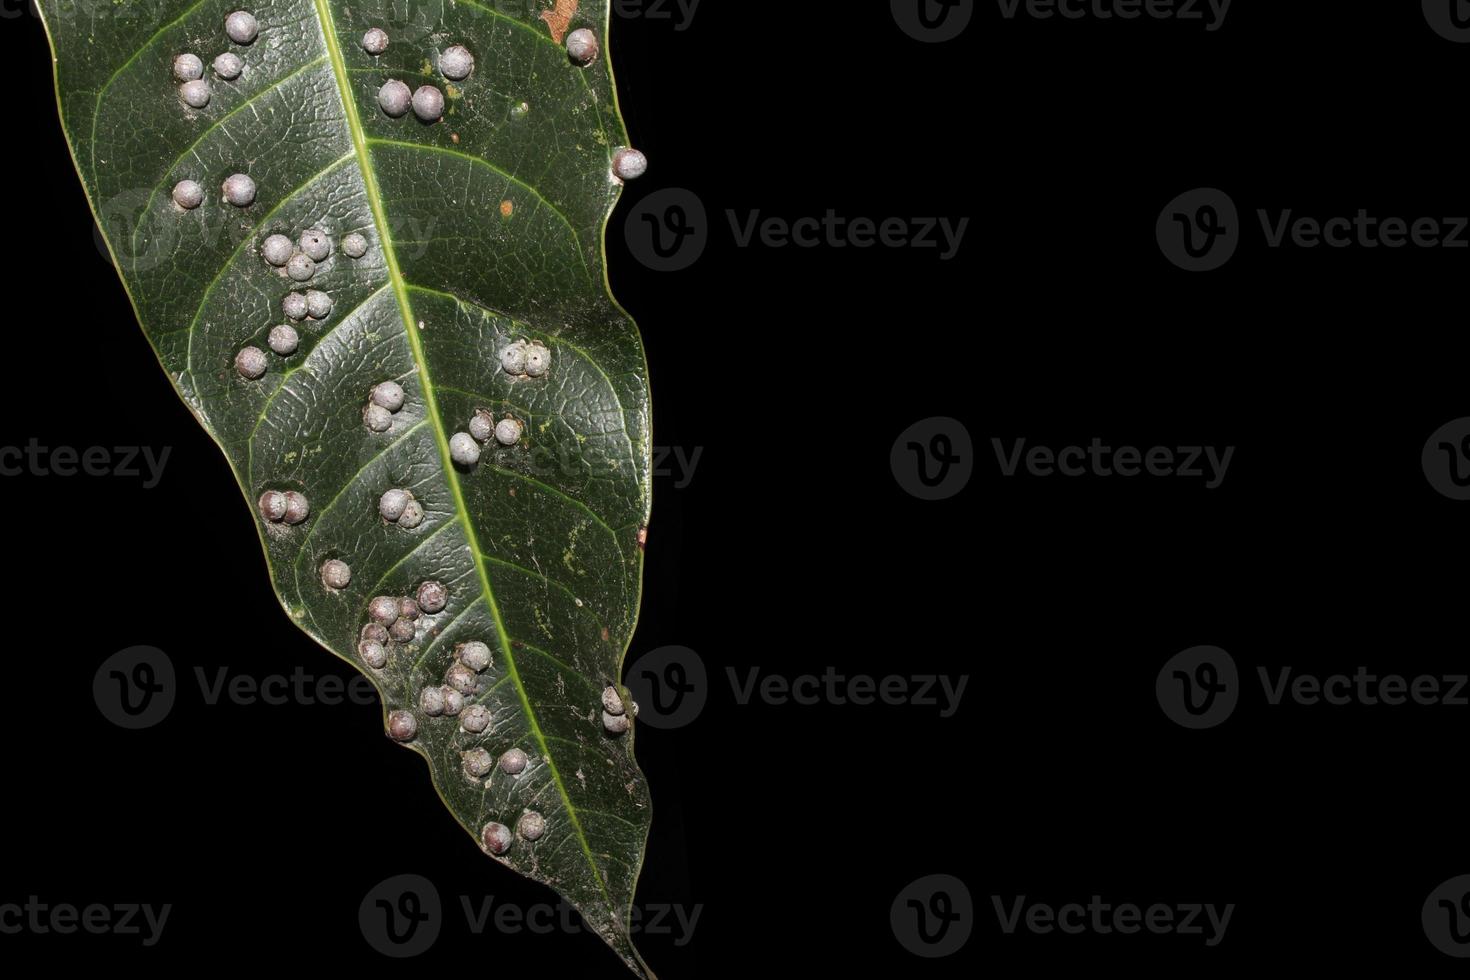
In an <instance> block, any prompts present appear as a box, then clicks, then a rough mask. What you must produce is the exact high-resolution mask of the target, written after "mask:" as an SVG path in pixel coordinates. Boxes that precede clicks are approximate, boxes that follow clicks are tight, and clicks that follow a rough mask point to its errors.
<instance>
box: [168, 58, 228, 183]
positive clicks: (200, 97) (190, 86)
mask: <svg viewBox="0 0 1470 980" xmlns="http://www.w3.org/2000/svg"><path fill="white" fill-rule="evenodd" d="M179 98H181V99H183V100H184V104H185V105H187V106H189V107H190V108H192V109H203V108H204V107H205V106H207V105H209V83H208V82H206V81H204V80H203V79H200V78H196V79H195V80H194V81H192V82H185V83H184V84H182V85H180V86H179ZM231 203H234V202H231Z"/></svg>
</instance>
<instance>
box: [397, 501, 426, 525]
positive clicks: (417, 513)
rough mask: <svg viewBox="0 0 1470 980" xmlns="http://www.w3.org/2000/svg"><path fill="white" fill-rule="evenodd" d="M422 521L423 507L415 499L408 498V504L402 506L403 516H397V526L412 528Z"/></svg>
mask: <svg viewBox="0 0 1470 980" xmlns="http://www.w3.org/2000/svg"><path fill="white" fill-rule="evenodd" d="M422 523H424V507H423V505H422V504H420V503H419V502H418V501H417V500H410V501H409V502H408V506H407V507H405V508H403V516H402V517H400V518H398V526H399V527H406V528H408V529H409V530H413V529H414V528H416V527H418V526H419V525H420V524H422Z"/></svg>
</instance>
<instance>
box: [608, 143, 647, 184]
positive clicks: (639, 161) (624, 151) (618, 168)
mask: <svg viewBox="0 0 1470 980" xmlns="http://www.w3.org/2000/svg"><path fill="white" fill-rule="evenodd" d="M612 168H613V173H614V174H616V175H617V178H618V179H619V180H637V179H638V178H639V177H642V176H643V175H644V174H646V173H648V157H646V156H644V155H643V154H642V153H640V152H639V151H638V150H635V149H633V148H632V147H631V146H625V147H622V148H621V149H619V150H618V151H617V152H616V153H614V154H613V164H612Z"/></svg>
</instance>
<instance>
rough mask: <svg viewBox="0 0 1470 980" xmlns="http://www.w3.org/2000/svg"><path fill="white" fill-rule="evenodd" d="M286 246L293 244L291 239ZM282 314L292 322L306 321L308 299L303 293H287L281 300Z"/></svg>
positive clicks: (283, 236)
mask: <svg viewBox="0 0 1470 980" xmlns="http://www.w3.org/2000/svg"><path fill="white" fill-rule="evenodd" d="M281 237H282V238H285V237H286V236H285V235H282V236H281ZM286 244H287V245H289V244H291V242H290V240H289V239H288V240H287V242H286ZM286 257H287V258H288V259H289V258H290V256H289V255H288V256H286ZM281 312H282V313H284V314H286V316H288V317H290V318H291V319H292V320H301V319H304V318H305V317H306V312H307V307H306V297H305V296H303V295H302V294H301V293H287V294H286V297H285V298H284V299H282V300H281Z"/></svg>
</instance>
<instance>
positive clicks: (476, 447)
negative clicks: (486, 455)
mask: <svg viewBox="0 0 1470 980" xmlns="http://www.w3.org/2000/svg"><path fill="white" fill-rule="evenodd" d="M449 458H450V459H452V460H454V461H455V462H456V463H458V464H459V465H460V466H474V465H475V464H476V463H478V462H479V461H480V444H479V443H477V442H475V437H474V436H472V435H470V434H469V433H468V432H456V433H455V434H454V435H452V436H450V437H449Z"/></svg>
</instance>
